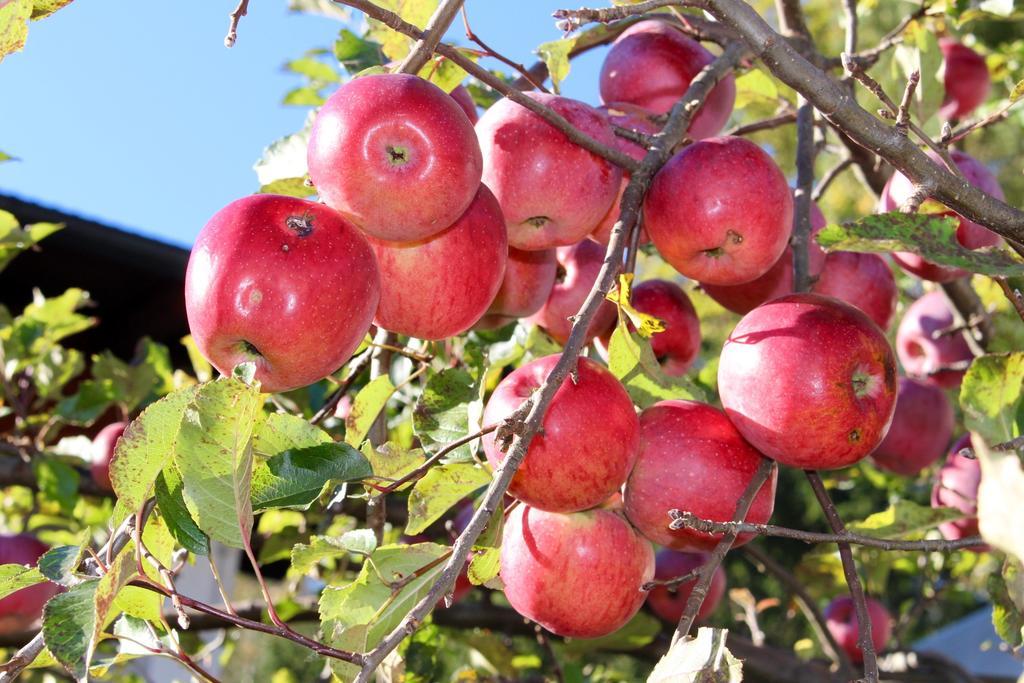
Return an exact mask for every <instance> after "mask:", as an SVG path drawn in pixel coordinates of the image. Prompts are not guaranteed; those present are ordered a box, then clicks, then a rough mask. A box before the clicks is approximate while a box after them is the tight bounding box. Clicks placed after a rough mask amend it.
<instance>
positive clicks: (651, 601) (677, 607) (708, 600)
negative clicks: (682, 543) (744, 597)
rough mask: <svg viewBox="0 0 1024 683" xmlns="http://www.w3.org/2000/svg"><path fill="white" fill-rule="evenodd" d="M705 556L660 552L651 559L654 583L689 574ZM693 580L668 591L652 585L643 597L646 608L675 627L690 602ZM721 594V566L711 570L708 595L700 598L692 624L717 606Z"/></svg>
mask: <svg viewBox="0 0 1024 683" xmlns="http://www.w3.org/2000/svg"><path fill="white" fill-rule="evenodd" d="M708 557H709V555H707V554H705V553H681V552H677V551H675V550H668V549H662V550H659V551H658V552H657V554H656V555H655V556H654V578H655V579H657V580H658V581H667V580H669V579H674V578H676V577H679V576H684V575H686V574H689V573H690V572H692V571H693V570H695V569H697V568H698V567H700V566H702V565H704V564H706V563H707V561H708ZM696 582H697V580H696V579H691V580H689V581H687V582H685V583H680V584H678V585H676V586H673V587H671V588H669V587H667V586H656V587H654V588H652V589H651V592H650V593H648V594H647V606H648V607H650V608H651V611H652V612H654V613H655V614H656V615H657V616H658V617H659V618H660V619H662V620H664V621H667V622H668V623H670V624H678V623H679V620H680V619H681V618H682V616H683V612H684V611H686V601H687V600H689V599H690V593H692V592H693V584H695V583H696ZM724 595H725V570H724V569H722V565H718V566H717V567H715V573H714V576H712V577H711V585H709V586H708V594H707V595H706V596H705V597H704V602H702V603H701V605H700V609H699V610H697V619H696V621H704V620H705V619H707V618H708V617H709V616H711V613H712V612H714V611H715V608H716V607H718V603H720V602H721V601H722V596H724Z"/></svg>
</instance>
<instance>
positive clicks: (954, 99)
mask: <svg viewBox="0 0 1024 683" xmlns="http://www.w3.org/2000/svg"><path fill="white" fill-rule="evenodd" d="M939 49H940V50H942V56H943V57H944V58H945V60H946V61H945V66H946V70H945V74H944V76H943V82H944V84H945V87H946V96H945V97H944V98H943V100H942V108H941V109H939V116H941V117H942V118H944V119H961V118H963V117H965V116H967V115H968V114H970V113H971V112H972V111H974V110H975V109H976V108H977V107H978V105H979V104H981V103H982V102H984V101H985V100H986V99H987V98H988V91H989V87H990V85H991V81H990V78H989V74H988V66H987V65H986V64H985V58H984V57H982V56H981V55H979V54H978V53H977V52H975V51H974V50H972V49H971V48H969V47H967V46H966V45H962V44H961V43H958V42H956V40H954V39H953V38H939Z"/></svg>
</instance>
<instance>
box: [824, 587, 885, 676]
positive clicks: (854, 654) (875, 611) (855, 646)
mask: <svg viewBox="0 0 1024 683" xmlns="http://www.w3.org/2000/svg"><path fill="white" fill-rule="evenodd" d="M867 606H868V618H869V619H870V620H871V644H872V646H873V647H874V649H875V652H879V651H881V650H883V649H885V644H886V643H888V642H889V636H890V635H892V616H890V615H889V610H887V609H886V608H885V605H883V604H882V603H880V602H879V601H878V600H875V599H874V598H870V597H869V598H867ZM825 625H826V626H827V627H828V630H829V633H831V634H832V637H833V638H835V639H836V643H838V644H839V647H841V648H843V650H845V651H846V654H847V655H848V656H849V657H850V659H851V660H852V661H853V662H854V663H856V664H860V663H861V662H863V661H864V653H863V652H862V651H861V649H860V642H859V641H860V624H859V623H858V621H857V608H856V607H855V606H854V604H853V598H851V597H850V596H849V595H842V596H839V597H838V598H836V599H834V600H833V601H832V602H830V603H829V605H828V607H826V608H825Z"/></svg>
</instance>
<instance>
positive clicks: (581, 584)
mask: <svg viewBox="0 0 1024 683" xmlns="http://www.w3.org/2000/svg"><path fill="white" fill-rule="evenodd" d="M653 576H654V550H653V549H652V548H651V544H650V543H648V542H647V541H646V540H644V539H643V538H642V537H641V536H640V534H638V533H636V531H634V530H633V527H631V526H630V525H629V523H628V522H626V520H624V519H623V518H622V516H621V515H620V514H618V513H616V512H612V511H610V510H602V509H597V510H588V511H587V512H576V513H573V514H559V513H557V512H544V511H542V510H538V509H536V508H532V507H529V506H528V505H520V506H519V507H517V508H516V509H515V510H513V511H512V512H510V513H509V515H508V519H507V520H506V521H505V529H504V531H503V533H502V539H501V581H502V583H504V585H505V597H506V598H508V601H509V603H510V604H511V605H512V607H513V609H515V610H516V611H517V612H519V613H520V614H522V615H523V616H524V617H526V618H527V619H530V620H531V621H535V622H537V623H538V624H540V625H541V626H543V627H544V628H546V629H547V630H549V631H551V632H552V633H555V634H557V635H560V636H564V637H566V638H597V637H600V636H604V635H608V634H609V633H612V632H614V631H617V630H619V629H620V628H621V627H622V626H624V625H625V624H626V622H627V621H629V620H630V619H631V618H633V615H634V614H636V613H637V612H638V611H639V610H640V607H641V605H643V604H644V598H645V597H646V596H645V594H644V592H643V591H642V590H640V587H641V586H643V585H644V584H645V583H647V582H648V581H650V580H651V578H652V577H653Z"/></svg>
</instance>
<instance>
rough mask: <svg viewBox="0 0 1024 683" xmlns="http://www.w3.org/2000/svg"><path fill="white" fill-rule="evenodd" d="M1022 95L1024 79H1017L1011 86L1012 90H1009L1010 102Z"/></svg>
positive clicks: (1023, 92) (1023, 93) (1023, 95)
mask: <svg viewBox="0 0 1024 683" xmlns="http://www.w3.org/2000/svg"><path fill="white" fill-rule="evenodd" d="M1022 97H1024V79H1022V80H1019V81H1017V85H1015V86H1013V90H1011V91H1010V102H1016V101H1017V100H1019V99H1020V98H1022Z"/></svg>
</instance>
